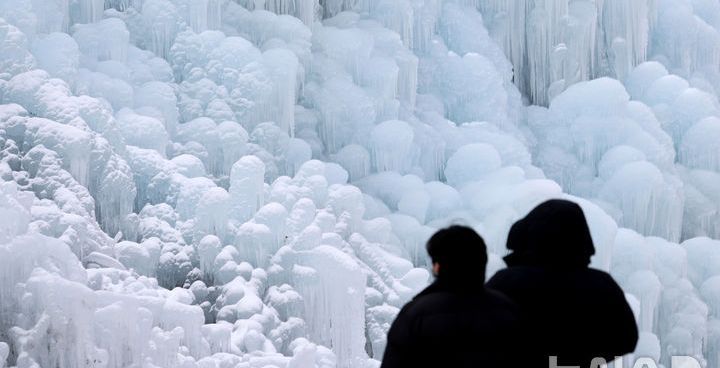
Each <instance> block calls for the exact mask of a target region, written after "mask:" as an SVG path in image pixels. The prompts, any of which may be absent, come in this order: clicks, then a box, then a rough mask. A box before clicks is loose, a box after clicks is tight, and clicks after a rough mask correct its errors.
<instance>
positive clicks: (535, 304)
mask: <svg viewBox="0 0 720 368" xmlns="http://www.w3.org/2000/svg"><path fill="white" fill-rule="evenodd" d="M507 248H508V250H510V251H511V253H510V254H509V255H507V256H506V257H505V262H506V263H507V265H508V268H506V269H504V270H501V271H499V272H497V273H496V274H495V275H494V276H493V277H492V278H491V279H490V280H489V281H488V283H487V285H486V286H487V287H488V288H492V289H494V290H497V291H500V292H501V293H503V294H505V295H506V296H508V297H509V298H510V299H512V300H513V301H514V302H515V303H516V304H517V305H518V307H519V308H520V311H521V313H522V318H523V324H524V326H525V328H526V330H527V331H528V339H529V341H533V343H532V344H530V345H528V346H524V347H518V350H519V351H522V352H523V353H525V354H526V356H527V357H528V359H529V361H530V364H528V367H543V368H544V367H551V366H556V367H559V366H575V367H581V368H588V367H600V366H601V365H600V364H599V363H600V362H601V361H600V360H599V359H598V358H600V359H603V360H604V361H607V362H610V361H612V360H614V359H615V358H616V357H619V356H622V355H625V354H628V353H631V352H633V351H634V350H635V345H636V344H637V340H638V329H637V324H636V322H635V317H634V315H633V312H632V310H631V309H630V306H629V305H628V303H627V301H626V299H625V294H624V293H623V291H622V290H621V289H620V287H619V286H618V285H617V283H616V282H615V281H614V280H613V278H612V277H611V276H610V275H609V274H607V273H605V272H602V271H599V270H595V269H591V268H589V267H588V266H589V265H590V258H591V257H592V255H593V254H595V247H594V245H593V241H592V237H591V235H590V229H589V228H588V225H587V221H586V220H585V215H584V214H583V211H582V209H581V208H580V206H579V205H577V204H575V203H573V202H570V201H566V200H550V201H547V202H544V203H542V204H540V205H539V206H537V207H536V208H535V209H533V210H532V211H531V212H530V213H529V214H528V215H527V216H525V218H523V219H521V220H520V221H518V222H516V223H515V224H514V225H513V226H512V228H511V229H510V233H509V235H508V240H507ZM552 357H556V358H552ZM594 359H595V362H593V360H594ZM552 362H554V365H553V364H552Z"/></svg>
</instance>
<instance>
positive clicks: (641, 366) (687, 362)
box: [549, 355, 702, 368]
mask: <svg viewBox="0 0 720 368" xmlns="http://www.w3.org/2000/svg"><path fill="white" fill-rule="evenodd" d="M612 363H613V368H625V367H624V365H623V364H624V363H623V359H622V357H618V358H616V359H615V360H614V361H612ZM607 365H608V361H606V360H605V359H603V358H595V359H593V360H592V362H591V363H590V368H605V367H607ZM658 367H660V365H659V364H658V363H657V362H656V361H654V360H653V359H651V358H638V359H637V360H635V364H633V366H632V367H629V368H658ZM549 368H580V367H576V366H571V365H570V366H568V365H558V359H557V357H556V356H551V357H550V365H549ZM668 368H702V365H701V364H700V362H698V360H697V359H695V358H693V357H691V356H682V355H679V356H673V357H672V358H671V360H670V367H668Z"/></svg>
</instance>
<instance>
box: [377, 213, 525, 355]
mask: <svg viewBox="0 0 720 368" xmlns="http://www.w3.org/2000/svg"><path fill="white" fill-rule="evenodd" d="M427 250H428V253H429V254H430V258H431V259H432V262H433V273H434V274H435V276H436V280H435V282H434V283H433V284H432V285H430V286H428V287H427V288H426V289H425V290H424V291H422V292H421V293H420V294H418V295H417V296H416V297H415V298H414V299H413V300H412V301H410V302H409V303H408V304H406V305H405V307H403V309H402V310H401V311H400V313H399V314H398V316H397V318H396V319H395V322H393V324H392V327H391V328H390V332H389V333H388V344H387V348H386V349H385V356H384V358H383V362H382V366H381V367H382V368H416V367H437V368H442V367H448V368H450V367H452V368H465V367H467V368H470V367H472V368H478V367H479V368H501V367H502V368H510V367H517V366H518V365H517V364H515V363H513V360H515V359H517V357H518V355H517V354H515V352H514V351H515V350H516V348H517V346H516V345H517V341H518V339H519V338H520V334H519V329H520V325H519V312H518V310H517V307H516V306H515V305H514V304H513V303H512V302H511V301H510V300H509V299H508V298H506V297H505V296H503V295H501V294H500V293H498V292H495V291H491V290H488V289H486V288H485V287H484V286H483V284H484V280H485V266H486V264H487V253H486V248H485V242H484V241H483V239H482V238H481V237H480V236H479V235H478V234H477V233H476V232H475V231H473V230H472V229H470V228H467V227H462V226H452V227H449V228H447V229H442V230H440V231H438V232H437V233H435V235H433V236H432V237H431V238H430V240H429V241H428V243H427Z"/></svg>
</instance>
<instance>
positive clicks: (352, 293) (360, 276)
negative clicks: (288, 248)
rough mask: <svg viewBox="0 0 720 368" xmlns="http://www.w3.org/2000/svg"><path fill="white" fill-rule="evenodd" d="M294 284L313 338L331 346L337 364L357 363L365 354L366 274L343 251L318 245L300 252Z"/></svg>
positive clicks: (355, 364)
mask: <svg viewBox="0 0 720 368" xmlns="http://www.w3.org/2000/svg"><path fill="white" fill-rule="evenodd" d="M299 256H300V257H299V258H300V259H299V260H298V261H299V262H298V263H299V264H302V265H308V266H309V267H303V266H300V265H296V266H295V267H294V268H293V278H294V279H295V282H294V284H295V285H297V286H298V292H299V293H300V294H301V295H302V296H303V301H304V303H305V312H306V322H307V326H308V332H309V334H310V336H311V337H312V341H316V342H319V343H321V344H323V345H326V346H330V347H332V350H333V352H334V353H335V354H336V355H337V359H338V364H337V365H338V367H340V368H349V367H356V366H358V364H359V362H358V361H357V360H358V359H362V358H365V359H366V357H367V354H366V353H365V332H364V331H365V328H364V326H365V285H366V276H365V274H364V273H363V272H362V270H361V269H360V268H359V266H358V264H357V262H356V261H355V260H354V259H352V258H351V257H350V256H348V255H347V254H345V253H343V252H342V251H340V250H338V249H336V248H333V247H330V246H319V247H317V248H314V249H312V250H310V251H304V252H302V253H301V254H300V255H299Z"/></svg>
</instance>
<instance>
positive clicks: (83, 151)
mask: <svg viewBox="0 0 720 368" xmlns="http://www.w3.org/2000/svg"><path fill="white" fill-rule="evenodd" d="M718 19H720V6H719V5H718V4H717V3H716V1H711V0H707V1H705V0H694V1H689V2H688V1H681V0H663V1H650V0H637V1H635V0H633V1H625V0H605V1H586V0H582V1H568V0H552V1H544V2H537V1H536V2H522V1H504V0H503V1H498V0H477V1H447V2H438V1H436V0H376V1H354V0H327V1H317V0H273V1H262V0H260V1H256V0H237V1H230V2H224V1H219V0H202V1H188V0H145V1H138V0H110V1H102V0H78V1H65V0H32V1H31V0H13V1H0V179H2V180H1V181H0V274H2V277H0V306H1V307H2V311H3V318H0V330H1V331H7V333H0V366H19V367H33V366H42V367H45V366H48V367H50V366H62V367H81V366H82V367H84V366H87V365H88V364H91V365H96V366H103V367H108V368H110V367H127V366H131V365H135V364H140V363H142V364H144V365H147V366H153V367H184V368H196V367H225V366H233V367H234V366H241V367H249V368H256V367H276V368H288V367H290V368H299V367H302V368H308V367H324V368H330V367H353V368H355V367H377V366H378V361H379V360H380V359H381V357H382V355H383V351H384V349H385V345H386V343H387V341H386V335H387V331H388V328H389V326H390V324H391V323H392V321H393V319H394V317H395V316H396V315H397V313H398V311H399V310H400V308H401V307H402V306H403V304H404V303H405V302H407V301H408V300H410V299H411V298H412V297H413V296H414V295H415V294H417V293H418V292H419V291H420V290H421V289H422V288H423V287H425V286H426V285H427V284H428V282H430V281H431V278H430V273H429V264H430V260H429V259H428V257H427V255H426V251H425V248H424V246H425V242H426V241H427V239H428V238H429V237H430V236H431V235H432V234H433V233H434V232H435V231H436V230H437V229H438V228H440V227H443V226H446V225H449V224H457V223H461V224H465V225H469V226H472V227H473V228H475V229H476V230H477V231H479V232H480V233H481V234H482V236H483V237H484V239H485V240H486V243H487V245H488V249H489V253H490V254H489V265H488V267H487V273H488V276H490V275H491V274H492V273H493V272H495V271H497V270H498V269H500V268H502V267H503V263H502V256H503V255H504V254H505V253H506V249H505V242H506V239H507V234H508V230H509V228H510V226H511V225H512V224H513V222H514V221H516V220H517V219H519V218H521V217H523V216H524V215H525V214H526V213H527V212H528V211H530V210H531V209H532V208H533V207H534V206H535V205H537V204H538V203H540V202H542V201H544V200H546V199H549V198H566V199H569V200H573V201H575V202H578V203H579V204H580V206H581V207H582V208H583V210H584V212H585V214H586V217H587V219H588V222H589V225H590V231H591V234H592V237H593V240H594V243H595V247H596V255H595V257H594V258H593V260H592V264H593V266H594V267H597V268H600V269H604V270H608V271H610V272H611V273H612V274H613V276H614V277H615V278H616V279H617V280H618V282H619V283H620V285H621V286H622V287H623V288H624V290H625V292H626V293H627V299H628V300H629V302H630V304H631V305H633V308H634V309H635V312H636V315H637V319H638V321H639V324H640V327H641V331H642V333H641V339H640V343H639V346H638V351H637V352H636V356H641V355H643V354H644V355H643V356H652V357H654V358H656V359H660V361H661V362H662V363H663V364H664V365H665V366H669V365H670V362H669V361H667V359H668V357H667V356H668V354H667V353H668V352H671V353H672V354H675V355H689V356H694V357H697V358H698V359H700V360H703V359H704V362H703V363H706V365H707V366H709V367H716V366H720V361H719V360H718V359H720V358H718V354H716V353H717V351H716V350H717V346H718V344H720V327H719V326H720V322H718V321H720V320H719V319H718V315H717V314H718V313H720V312H718V298H717V289H718V280H717V278H718V270H719V269H720V263H719V262H720V261H718V260H720V247H718V244H717V243H718V241H717V240H713V239H718V238H720V192H718V190H717V188H718V187H720V158H719V157H720V151H718V149H717V148H716V147H717V144H716V143H717V141H718V140H719V139H720V131H719V130H718V128H719V127H720V120H718V119H720V102H718V98H717V96H718V91H720V71H719V70H718V68H717V66H718V65H720V33H719V32H718V30H719V29H720V21H718ZM681 241H682V243H679V242H681Z"/></svg>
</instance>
